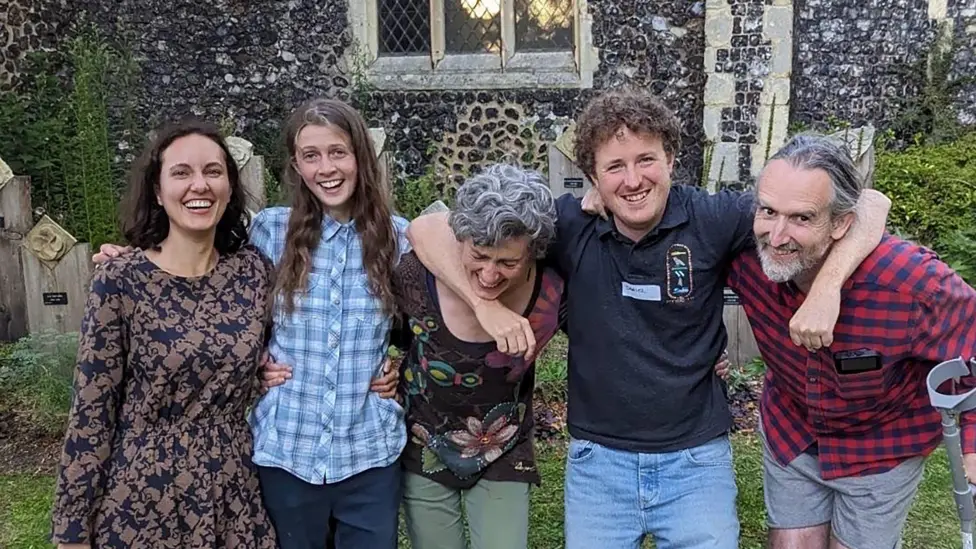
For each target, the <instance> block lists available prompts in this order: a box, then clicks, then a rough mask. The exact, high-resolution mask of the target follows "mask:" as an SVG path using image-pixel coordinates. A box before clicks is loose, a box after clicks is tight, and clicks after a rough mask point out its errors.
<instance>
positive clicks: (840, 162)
mask: <svg viewBox="0 0 976 549" xmlns="http://www.w3.org/2000/svg"><path fill="white" fill-rule="evenodd" d="M773 160H786V161H787V162H789V163H790V165H792V166H793V167H794V168H799V169H802V170H818V169H819V170H823V171H825V172H827V175H829V176H830V181H831V182H832V183H833V188H834V196H833V199H832V200H831V202H830V216H831V219H837V218H838V217H840V216H843V215H846V214H849V213H855V212H856V210H857V201H858V199H859V198H860V197H861V188H862V177H861V175H860V174H859V173H858V171H857V168H856V167H855V166H854V161H853V160H852V159H851V155H850V153H849V152H848V151H847V147H846V146H845V145H844V144H842V143H840V142H839V141H837V140H836V139H833V138H831V137H828V136H826V135H822V134H817V133H802V134H798V135H796V136H794V137H793V138H792V139H790V140H789V142H787V143H786V144H785V145H783V147H782V148H781V149H780V150H779V151H777V152H776V154H774V155H773V157H772V158H770V159H769V161H770V162H772V161H773Z"/></svg>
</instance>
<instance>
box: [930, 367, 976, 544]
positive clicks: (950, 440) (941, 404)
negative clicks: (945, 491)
mask: <svg viewBox="0 0 976 549" xmlns="http://www.w3.org/2000/svg"><path fill="white" fill-rule="evenodd" d="M968 375H972V376H976V360H973V359H970V361H969V362H968V363H967V362H965V361H964V360H963V359H962V358H961V357H960V358H954V359H952V360H948V361H946V362H943V363H941V364H939V365H938V366H936V367H934V368H932V370H931V371H930V372H929V375H928V378H927V380H926V382H927V384H928V390H929V400H930V401H931V402H932V406H934V407H935V409H937V410H938V411H939V414H941V415H942V442H943V443H944V444H945V447H946V454H947V455H948V457H949V471H950V472H951V473H952V495H953V496H954V497H955V500H956V510H957V511H958V512H959V520H960V522H961V523H962V524H961V529H962V547H963V549H973V520H974V518H976V504H974V497H976V486H974V485H972V484H969V482H968V481H967V480H966V468H965V466H964V465H963V459H962V443H961V442H960V440H959V414H961V413H962V412H966V411H968V410H972V409H974V408H976V389H972V390H971V391H969V392H967V393H964V394H961V395H947V394H943V393H940V392H939V391H938V388H939V386H940V385H942V384H943V383H945V382H946V381H949V380H950V379H951V380H953V382H954V383H955V382H956V381H958V379H959V378H960V377H963V376H968Z"/></svg>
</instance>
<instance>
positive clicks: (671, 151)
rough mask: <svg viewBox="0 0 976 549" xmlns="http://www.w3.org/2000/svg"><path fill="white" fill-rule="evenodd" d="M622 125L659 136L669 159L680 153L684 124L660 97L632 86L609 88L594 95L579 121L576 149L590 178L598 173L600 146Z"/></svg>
mask: <svg viewBox="0 0 976 549" xmlns="http://www.w3.org/2000/svg"><path fill="white" fill-rule="evenodd" d="M623 127H626V128H627V129H628V130H630V131H632V132H634V133H635V134H638V135H640V134H648V135H653V136H656V137H657V138H659V139H660V140H661V143H662V145H664V152H665V153H667V155H668V157H669V159H673V158H674V157H675V156H676V155H677V154H678V149H679V148H680V146H681V125H680V124H679V123H678V118H677V117H676V116H675V115H674V113H673V112H671V109H669V108H668V107H667V106H666V105H665V104H664V102H663V101H661V99H659V98H658V97H656V96H654V95H651V94H649V93H647V92H642V91H639V90H635V89H632V88H619V89H614V90H609V91H606V92H603V93H601V94H600V95H598V96H596V97H594V98H593V99H591V100H590V101H589V103H587V104H586V107H585V108H584V109H583V113H582V114H580V117H579V120H577V123H576V141H575V143H574V146H573V153H574V154H575V155H576V163H577V164H578V165H579V167H580V169H581V170H583V173H585V174H586V175H587V176H589V177H590V179H594V180H595V176H596V151H597V149H598V148H599V147H601V146H602V145H603V144H605V143H606V142H607V141H609V140H610V138H611V137H613V136H614V135H615V134H616V133H617V132H618V131H620V129H621V128H623Z"/></svg>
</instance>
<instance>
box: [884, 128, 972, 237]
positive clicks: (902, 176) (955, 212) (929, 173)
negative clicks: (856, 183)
mask: <svg viewBox="0 0 976 549" xmlns="http://www.w3.org/2000/svg"><path fill="white" fill-rule="evenodd" d="M874 186H875V188H876V189H878V190H879V191H881V192H883V193H885V194H886V195H887V196H888V198H890V199H891V201H892V205H891V212H890V213H889V214H888V222H889V224H890V225H891V227H892V228H893V229H894V230H896V231H898V232H899V233H901V234H906V235H911V236H912V237H913V238H914V239H915V240H916V241H917V242H918V243H920V244H922V245H924V246H929V247H932V248H934V249H936V250H938V249H939V246H938V243H939V241H940V240H943V239H946V238H949V237H950V235H951V234H952V233H954V232H955V231H957V230H960V229H966V228H969V227H971V226H973V225H974V224H976V223H974V222H976V216H974V212H976V132H970V133H968V134H965V135H963V136H962V137H960V138H959V139H958V140H955V141H952V142H945V143H937V144H915V145H912V146H910V147H908V148H907V149H906V150H904V151H891V150H889V151H882V152H880V153H879V154H878V156H877V162H876V168H875V182H874Z"/></svg>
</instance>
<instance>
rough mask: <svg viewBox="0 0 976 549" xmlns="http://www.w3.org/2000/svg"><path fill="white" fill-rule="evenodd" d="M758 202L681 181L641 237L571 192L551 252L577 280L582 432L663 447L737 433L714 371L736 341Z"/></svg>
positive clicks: (573, 392)
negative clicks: (735, 283) (735, 269)
mask: <svg viewBox="0 0 976 549" xmlns="http://www.w3.org/2000/svg"><path fill="white" fill-rule="evenodd" d="M752 204H753V197H752V195H751V194H745V193H737V192H732V191H721V192H718V193H716V194H711V195H710V194H709V193H708V192H707V191H705V190H703V189H700V188H697V187H689V186H685V185H675V186H673V187H672V188H671V191H670V194H669V197H668V203H667V206H666V208H665V211H664V215H663V217H662V219H661V221H660V223H658V225H657V227H655V228H654V229H653V230H651V232H650V233H648V234H647V235H646V236H644V238H642V239H641V240H640V242H637V243H634V242H633V241H632V240H630V239H628V238H627V237H625V236H623V235H621V234H620V233H619V232H618V231H617V229H616V227H615V225H614V223H613V220H612V219H611V220H609V221H606V220H603V219H600V218H599V217H594V216H590V215H588V214H585V213H584V212H583V211H582V209H581V208H580V201H579V200H578V199H576V198H574V197H573V196H572V195H568V194H567V195H564V196H562V197H560V198H559V199H558V200H557V210H558V215H559V219H558V225H557V227H558V230H557V237H556V241H555V243H554V244H553V246H552V248H551V249H550V250H549V260H550V261H552V262H554V263H556V264H557V265H558V267H559V270H560V271H562V273H563V274H564V276H565V277H566V278H567V283H568V286H567V293H568V298H567V300H568V327H567V332H568V334H569V413H568V415H569V418H568V420H569V432H570V434H571V435H572V436H573V437H575V438H580V439H585V440H590V441H593V442H596V443H598V444H602V445H605V446H609V447H613V448H619V449H623V450H629V451H634V452H645V453H655V452H671V451H676V450H681V449H684V448H689V447H694V446H698V445H700V444H703V443H705V442H707V441H709V440H711V439H712V438H714V437H716V436H719V435H721V434H722V433H725V432H727V431H728V430H729V429H730V427H731V425H732V418H731V415H730V413H729V409H728V405H727V403H726V396H725V389H724V384H723V383H722V381H721V380H720V379H719V378H718V377H717V376H715V375H714V373H713V368H714V365H715V362H716V361H717V360H718V358H719V356H720V355H721V353H722V351H723V350H724V349H725V347H726V342H727V340H728V337H727V335H726V333H725V326H724V324H723V322H722V308H723V288H724V286H725V278H726V275H727V272H728V268H729V265H730V262H731V260H732V259H733V258H734V257H735V256H736V255H737V254H739V253H740V252H742V251H743V250H744V249H746V248H748V247H750V246H751V245H752V242H753V239H752V218H753V206H752Z"/></svg>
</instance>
